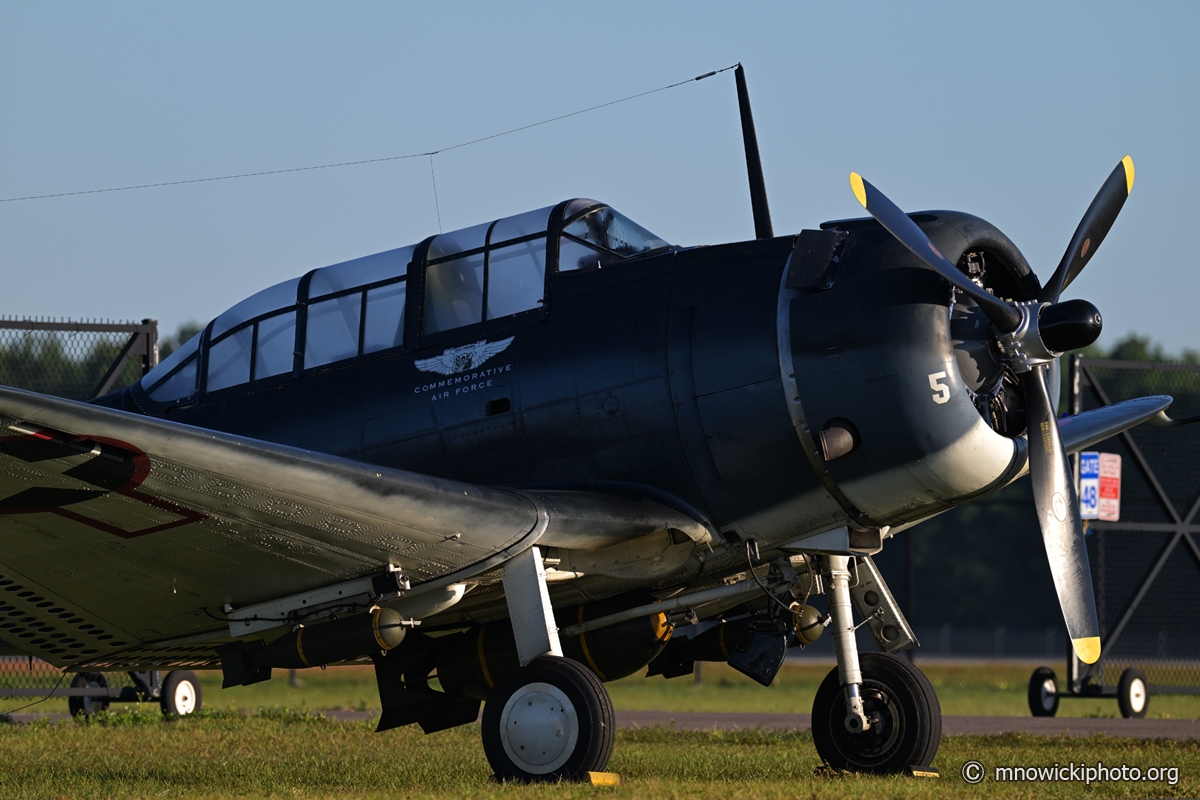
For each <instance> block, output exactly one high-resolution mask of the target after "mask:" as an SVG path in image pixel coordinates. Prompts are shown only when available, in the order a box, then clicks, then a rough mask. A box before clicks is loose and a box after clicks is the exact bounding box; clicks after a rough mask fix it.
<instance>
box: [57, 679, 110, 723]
mask: <svg viewBox="0 0 1200 800" xmlns="http://www.w3.org/2000/svg"><path fill="white" fill-rule="evenodd" d="M71 688H72V689H85V688H86V689H107V688H108V680H107V679H105V677H104V676H103V675H102V674H100V673H99V672H81V673H79V674H78V675H76V676H75V678H74V679H73V680H72V681H71ZM67 708H68V709H69V710H70V711H71V716H72V717H75V718H80V717H82V718H83V719H87V718H88V717H90V716H93V715H94V714H103V713H104V712H105V711H108V696H107V695H97V696H96V697H87V696H83V697H79V696H72V697H68V698H67Z"/></svg>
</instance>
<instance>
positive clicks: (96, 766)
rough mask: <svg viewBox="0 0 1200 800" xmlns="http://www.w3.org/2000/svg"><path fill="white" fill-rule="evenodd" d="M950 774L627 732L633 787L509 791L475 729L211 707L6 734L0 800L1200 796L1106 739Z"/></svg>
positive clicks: (1014, 754) (948, 743)
mask: <svg viewBox="0 0 1200 800" xmlns="http://www.w3.org/2000/svg"><path fill="white" fill-rule="evenodd" d="M971 759H978V760H979V761H981V762H983V763H984V764H985V765H987V766H995V765H1007V766H1025V765H1052V764H1054V763H1056V762H1057V763H1060V764H1067V763H1069V762H1076V763H1078V762H1081V761H1086V762H1088V763H1091V764H1095V763H1096V762H1101V763H1104V764H1105V765H1122V764H1124V765H1131V766H1133V765H1136V766H1138V767H1140V768H1142V769H1144V770H1145V769H1149V768H1151V767H1177V768H1178V770H1179V772H1178V779H1177V783H1175V784H1174V785H1171V784H1170V783H1169V782H1168V781H1166V780H1161V781H1156V782H1153V783H1151V782H1142V783H1137V782H1112V781H1105V782H1098V783H1095V784H1092V785H1091V786H1090V787H1089V786H1086V785H1084V784H1083V783H997V782H995V781H993V780H991V779H990V778H989V779H985V781H984V783H983V784H982V785H981V786H971V785H968V784H967V783H966V782H965V781H963V780H962V778H961V777H960V769H961V767H962V765H963V764H964V763H965V762H966V761H968V760H971ZM934 764H935V766H936V767H938V768H939V769H940V770H941V771H942V775H943V777H942V778H940V779H914V778H904V777H887V778H874V777H862V776H851V775H842V774H829V773H825V772H822V771H820V770H818V767H819V762H818V760H817V757H816V755H815V752H814V750H813V747H812V738H811V737H810V736H809V735H808V734H797V733H770V732H760V731H744V732H738V733H690V732H677V731H671V730H663V729H657V728H656V729H647V730H638V731H620V732H618V735H617V747H616V752H615V754H614V756H613V759H612V762H611V763H610V766H609V768H610V769H611V770H612V771H614V772H617V773H619V774H620V775H621V780H622V783H621V785H620V786H619V787H608V788H601V787H591V786H579V785H562V786H532V787H525V786H498V785H495V784H492V783H491V782H490V781H489V774H490V770H489V769H488V767H487V763H486V761H485V760H484V758H483V755H482V751H481V748H480V746H479V731H478V728H477V727H476V726H474V725H469V726H465V727H462V728H456V729H454V730H450V731H443V732H442V733H437V734H433V735H431V736H427V737H426V736H422V735H421V733H420V731H419V730H416V729H414V728H411V727H410V728H403V729H399V730H394V731H389V732H387V733H384V734H375V733H373V732H372V725H370V724H368V723H340V722H333V721H330V720H329V719H327V718H324V717H320V716H316V715H307V714H300V713H297V712H291V711H263V712H260V713H258V714H254V715H245V714H238V713H230V712H215V711H207V712H202V713H201V714H200V715H199V716H198V717H196V718H188V719H184V720H176V721H166V720H164V719H163V718H162V717H161V716H160V715H159V714H158V713H157V712H156V711H155V710H154V709H151V708H143V709H137V708H126V710H125V711H123V712H122V713H119V714H111V715H108V716H107V717H101V718H98V719H97V721H96V722H93V723H91V724H80V725H72V724H54V723H51V722H46V721H43V722H37V723H32V724H25V725H0V796H2V797H5V798H14V799H22V800H23V799H25V798H30V799H32V798H59V797H113V798H125V797H189V798H229V797H267V796H271V797H329V798H333V797H336V798H341V799H342V800H352V799H354V800H356V799H357V798H383V797H388V798H416V797H433V798H503V797H521V798H526V797H528V798H544V797H553V798H578V797H589V798H590V797H596V796H604V797H614V798H630V799H631V800H632V799H634V798H637V799H639V800H640V798H682V797H689V798H692V797H702V798H733V799H735V800H740V798H768V799H770V798H796V797H812V798H834V797H838V798H872V800H875V799H876V798H880V797H893V798H950V797H965V796H967V795H968V794H975V793H977V792H979V791H984V792H986V793H987V794H988V795H989V796H993V797H1032V796H1037V797H1050V798H1058V797H1062V798H1066V797H1090V796H1095V797H1188V796H1192V797H1194V796H1197V794H1198V793H1200V780H1197V778H1198V777H1200V748H1198V747H1197V746H1196V744H1195V743H1187V744H1181V743H1178V742H1169V741H1157V742H1139V741H1131V740H1126V739H1113V738H1106V737H1092V738H1090V739H1077V738H1066V737H1056V738H1049V739H1047V738H1036V737H1032V736H1024V735H1010V736H1003V737H976V736H969V737H967V736H964V737H954V738H946V739H944V740H943V742H942V747H941V750H940V752H939V753H938V756H937V759H936V760H935V762H934Z"/></svg>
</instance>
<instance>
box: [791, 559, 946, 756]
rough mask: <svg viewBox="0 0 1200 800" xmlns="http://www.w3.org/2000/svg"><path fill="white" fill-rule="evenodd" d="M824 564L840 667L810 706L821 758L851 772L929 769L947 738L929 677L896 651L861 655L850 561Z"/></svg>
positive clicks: (824, 561)
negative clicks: (857, 642)
mask: <svg viewBox="0 0 1200 800" xmlns="http://www.w3.org/2000/svg"><path fill="white" fill-rule="evenodd" d="M820 559H821V571H822V572H823V573H824V577H825V584H826V587H827V588H826V591H827V593H828V599H829V615H830V617H831V618H832V623H831V625H830V628H831V629H832V633H833V636H834V647H835V650H836V652H837V662H838V665H837V668H836V669H834V670H833V671H832V672H830V673H829V675H827V676H826V677H825V680H824V681H823V682H822V683H821V686H820V688H819V689H817V696H816V699H815V700H814V701H813V710H812V733H813V743H814V744H815V745H816V748H817V754H818V755H820V757H821V759H822V760H823V761H824V762H825V763H827V764H828V765H829V766H830V767H833V768H834V769H840V770H849V771H852V772H872V773H890V772H902V771H904V770H906V769H922V768H925V767H928V766H929V764H930V763H931V762H932V761H933V757H934V755H935V754H936V753H937V749H938V744H939V743H940V741H941V737H942V709H941V705H940V704H939V703H938V699H937V695H936V694H935V693H934V691H933V686H932V685H930V683H929V679H928V678H926V677H925V675H924V673H922V672H921V671H920V670H918V669H917V668H916V667H914V666H913V665H912V664H910V663H909V662H908V661H906V660H904V659H902V658H900V657H898V656H895V655H893V654H891V653H867V654H865V655H863V656H861V657H860V656H859V654H858V645H857V644H856V642H855V638H854V618H853V616H852V614H851V610H850V603H851V591H850V588H851V572H850V563H851V560H850V557H848V556H821V557H820ZM855 580H856V581H858V580H859V578H858V573H857V571H856V574H855ZM879 588H880V591H882V592H886V591H887V589H886V587H883V586H880V587H879ZM869 595H870V592H869V591H868V592H866V593H864V596H869Z"/></svg>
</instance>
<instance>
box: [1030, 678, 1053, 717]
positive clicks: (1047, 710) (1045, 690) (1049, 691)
mask: <svg viewBox="0 0 1200 800" xmlns="http://www.w3.org/2000/svg"><path fill="white" fill-rule="evenodd" d="M1029 713H1030V714H1033V715H1034V716H1035V717H1053V716H1054V715H1055V714H1057V713H1058V677H1057V676H1056V675H1055V674H1054V670H1052V669H1050V668H1049V667H1038V668H1037V669H1035V670H1034V671H1033V675H1032V676H1031V677H1030V678H1029Z"/></svg>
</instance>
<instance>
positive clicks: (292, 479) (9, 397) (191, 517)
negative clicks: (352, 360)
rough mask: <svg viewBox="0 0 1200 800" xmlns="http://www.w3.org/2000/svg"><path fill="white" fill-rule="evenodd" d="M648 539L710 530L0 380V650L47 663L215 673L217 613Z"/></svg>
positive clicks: (674, 515) (684, 520)
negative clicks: (380, 579)
mask: <svg viewBox="0 0 1200 800" xmlns="http://www.w3.org/2000/svg"><path fill="white" fill-rule="evenodd" d="M666 530H672V531H676V532H677V533H676V535H677V536H678V535H679V534H682V535H684V536H685V537H686V538H687V539H689V540H694V541H697V542H699V541H705V540H707V539H708V537H709V536H710V532H709V530H708V529H707V528H706V527H705V526H704V525H702V524H701V523H698V522H697V521H696V520H694V519H692V518H690V517H688V516H686V515H683V514H681V513H679V512H676V511H674V510H672V509H668V508H665V507H664V506H661V505H659V504H656V503H651V502H648V501H645V500H637V499H628V498H622V497H614V496H611V495H605V494H598V493H590V492H540V493H533V492H517V491H511V490H506V489H502V488H493V487H482V486H475V485H472V484H466V483H461V482H458V481H452V480H445V479H440V478H433V477H430V476H426V475H419V474H415V473H411V472H405V471H402V470H395V469H387V468H383V467H376V466H372V465H369V464H364V463H361V462H356V461H352V460H348V459H343V458H337V457H334V456H328V455H324V454H319V453H313V452H310V451H305V450H299V449H296V448H290V447H284V446H280V445H275V444H271V443H268V442H262V441H257V440H253V439H249V438H246V437H238V436H232V435H227V434H221V433H216V432H213V431H208V430H203V429H198V428H192V427H189V426H185V425H179V424H175V423H171V422H168V421H165V420H159V419H153V418H147V417H142V416H138V415H134V414H127V413H124V412H119V411H114V410H110V409H104V408H98V407H95V406H90V405H86V404H81V403H75V402H72V401H69V400H62V399H57V398H50V397H45V396H42V395H37V394H33V393H29V392H23V391H20V390H15V389H8V388H0V641H3V642H4V643H6V644H7V645H9V650H10V651H11V650H13V649H16V650H19V651H20V652H24V653H29V654H32V655H35V656H37V657H39V658H42V659H44V660H46V661H49V662H50V663H52V664H55V665H57V666H65V667H72V668H75V669H79V668H82V667H84V666H89V667H92V668H109V669H112V668H119V667H127V668H133V667H134V666H135V665H137V666H142V667H146V666H151V665H163V666H166V665H184V664H190V665H194V666H206V665H215V664H216V662H217V658H216V656H215V654H214V651H213V648H214V647H215V646H216V645H218V644H220V643H222V642H223V641H228V637H229V627H228V621H227V618H226V616H225V613H224V611H223V609H225V608H226V607H227V606H232V607H233V608H242V607H246V606H254V605H256V604H262V603H268V602H270V601H272V600H275V599H277V598H281V597H287V596H294V595H297V594H298V593H303V592H307V591H314V590H317V589H320V588H321V587H328V586H334V585H337V584H340V583H344V582H347V581H352V580H354V579H359V578H363V577H368V576H372V575H378V574H381V573H385V572H386V571H387V570H389V569H390V568H395V567H399V568H400V570H402V571H403V573H404V574H405V575H406V576H407V578H408V580H409V581H410V582H411V584H412V587H413V590H414V591H420V590H421V589H422V588H429V587H433V586H445V585H452V584H455V583H458V582H462V581H466V580H468V579H470V578H472V577H473V576H478V575H481V574H483V573H486V572H488V571H489V570H495V569H496V568H497V567H499V566H500V565H502V564H503V563H504V562H505V561H507V560H508V559H509V558H511V557H512V556H514V555H517V554H518V553H520V552H522V551H524V550H525V549H527V548H528V547H530V546H532V545H533V544H534V543H535V542H540V543H541V544H543V545H548V546H555V547H567V548H574V549H577V550H580V551H595V550H598V549H600V548H604V547H610V546H613V545H614V544H617V543H620V542H623V541H628V540H631V539H637V538H639V537H645V536H647V535H649V534H652V533H654V532H656V531H658V532H661V531H666ZM500 602H502V599H501V600H500Z"/></svg>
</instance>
